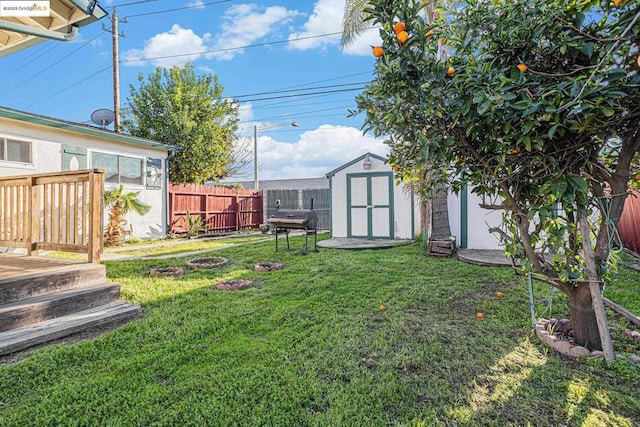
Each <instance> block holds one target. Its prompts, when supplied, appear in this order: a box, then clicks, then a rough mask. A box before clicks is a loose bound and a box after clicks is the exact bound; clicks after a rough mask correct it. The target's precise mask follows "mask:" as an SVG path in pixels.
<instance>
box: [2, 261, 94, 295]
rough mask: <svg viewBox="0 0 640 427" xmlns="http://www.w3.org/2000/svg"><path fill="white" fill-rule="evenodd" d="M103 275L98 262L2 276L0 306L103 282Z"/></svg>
mask: <svg viewBox="0 0 640 427" xmlns="http://www.w3.org/2000/svg"><path fill="white" fill-rule="evenodd" d="M37 261H38V260H36V261H34V262H37ZM105 278H106V270H105V266H104V265H101V264H69V265H60V266H56V267H54V268H49V269H46V270H43V271H39V272H28V273H26V274H16V275H12V276H10V277H3V278H0V305H3V304H8V303H11V302H16V301H19V300H23V299H25V298H32V297H37V296H40V295H46V294H51V293H54V292H59V291H64V290H68V289H73V288H76V287H78V286H90V285H93V284H97V283H104V281H105Z"/></svg>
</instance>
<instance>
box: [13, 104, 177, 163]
mask: <svg viewBox="0 0 640 427" xmlns="http://www.w3.org/2000/svg"><path fill="white" fill-rule="evenodd" d="M0 118H5V119H10V120H17V121H20V122H23V123H27V124H31V125H39V126H45V127H48V128H52V129H58V130H63V131H67V132H74V133H78V134H83V135H87V136H92V137H100V138H106V139H109V140H111V141H118V142H121V143H125V144H131V145H137V146H144V147H151V148H157V149H161V150H167V151H169V152H175V151H182V147H179V146H176V145H170V144H164V143H162V142H158V141H153V140H150V139H146V138H140V137H137V136H133V135H129V134H126V133H119V132H114V131H111V130H108V129H102V128H97V127H94V126H88V125H84V124H82V123H74V122H68V121H66V120H60V119H54V118H52V117H46V116H40V115H37V114H32V113H27V112H24V111H18V110H12V109H10V108H6V107H0Z"/></svg>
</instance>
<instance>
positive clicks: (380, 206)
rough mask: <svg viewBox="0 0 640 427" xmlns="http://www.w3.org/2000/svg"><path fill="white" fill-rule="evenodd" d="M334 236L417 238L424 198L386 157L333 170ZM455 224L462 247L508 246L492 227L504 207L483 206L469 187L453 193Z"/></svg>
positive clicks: (450, 202)
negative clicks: (404, 181) (402, 180)
mask: <svg viewBox="0 0 640 427" xmlns="http://www.w3.org/2000/svg"><path fill="white" fill-rule="evenodd" d="M327 177H328V178H329V181H330V188H331V234H332V237H363V238H389V239H414V238H416V236H417V235H418V234H419V233H420V230H421V224H420V218H421V216H420V200H419V198H418V196H416V195H414V194H412V193H411V191H410V190H409V188H408V187H406V186H405V185H404V184H401V183H398V182H396V180H395V179H394V172H393V168H392V167H391V165H390V164H388V163H387V162H386V159H385V158H384V157H380V156H377V155H375V154H372V153H366V154H364V155H362V156H360V157H358V158H357V159H354V160H352V161H350V162H348V163H346V164H345V165H342V166H340V167H338V168H337V169H335V170H333V171H331V172H329V173H328V174H327ZM447 201H448V207H449V224H450V227H451V234H452V235H453V237H455V238H456V244H457V246H458V247H462V248H468V249H503V248H502V246H501V245H500V241H499V239H498V237H497V235H495V234H494V233H491V232H490V231H489V229H490V228H491V227H498V226H499V225H500V223H501V221H502V213H501V211H496V210H491V209H485V208H483V207H482V206H483V204H482V200H481V199H480V198H479V197H478V196H477V195H475V194H473V193H472V192H471V191H470V189H469V188H464V189H463V190H462V191H461V192H460V194H453V193H452V194H449V196H448V198H447Z"/></svg>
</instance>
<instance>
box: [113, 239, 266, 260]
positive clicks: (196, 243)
mask: <svg viewBox="0 0 640 427" xmlns="http://www.w3.org/2000/svg"><path fill="white" fill-rule="evenodd" d="M265 239H269V236H263V235H252V236H241V237H238V236H232V237H220V238H215V239H194V240H188V239H182V238H180V239H171V240H166V241H163V242H161V243H160V244H155V245H154V244H144V243H143V244H141V245H140V246H138V245H136V248H135V249H132V248H127V246H122V247H118V248H111V249H110V252H116V253H118V254H119V255H131V256H136V257H138V256H158V255H170V254H179V253H180V252H191V251H201V250H208V249H211V250H214V249H220V248H223V247H226V246H230V245H238V244H241V243H252V242H258V241H261V240H265Z"/></svg>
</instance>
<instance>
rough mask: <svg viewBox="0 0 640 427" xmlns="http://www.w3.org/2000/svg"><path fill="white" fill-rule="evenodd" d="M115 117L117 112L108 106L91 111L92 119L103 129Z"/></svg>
mask: <svg viewBox="0 0 640 427" xmlns="http://www.w3.org/2000/svg"><path fill="white" fill-rule="evenodd" d="M115 119H116V115H115V113H114V112H113V111H111V110H107V109H106V108H101V109H99V110H96V111H94V112H93V113H91V121H92V122H93V123H95V124H97V125H98V126H100V127H102V128H103V129H106V128H107V126H109V125H110V124H111V123H113V121H114V120H115Z"/></svg>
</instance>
